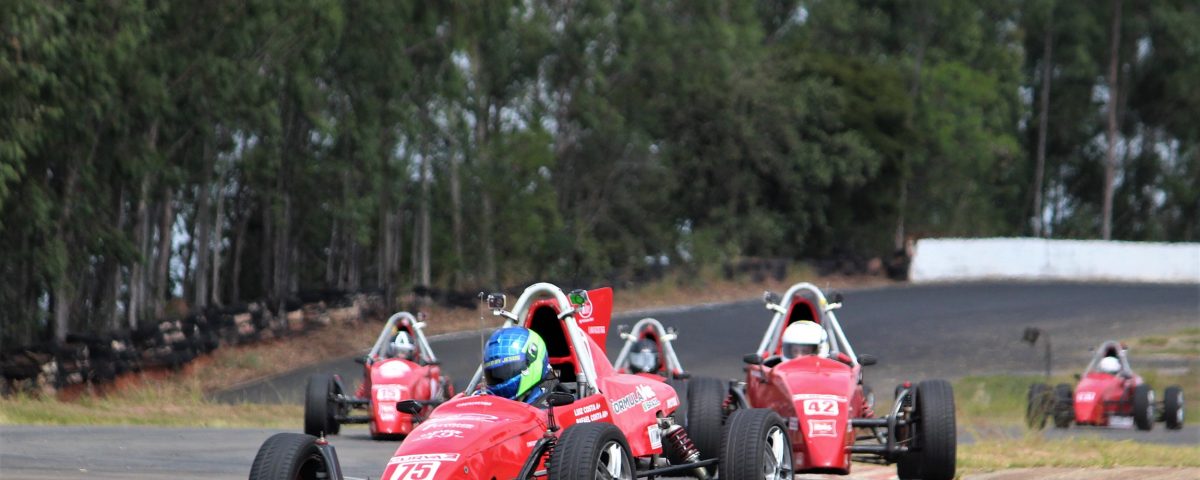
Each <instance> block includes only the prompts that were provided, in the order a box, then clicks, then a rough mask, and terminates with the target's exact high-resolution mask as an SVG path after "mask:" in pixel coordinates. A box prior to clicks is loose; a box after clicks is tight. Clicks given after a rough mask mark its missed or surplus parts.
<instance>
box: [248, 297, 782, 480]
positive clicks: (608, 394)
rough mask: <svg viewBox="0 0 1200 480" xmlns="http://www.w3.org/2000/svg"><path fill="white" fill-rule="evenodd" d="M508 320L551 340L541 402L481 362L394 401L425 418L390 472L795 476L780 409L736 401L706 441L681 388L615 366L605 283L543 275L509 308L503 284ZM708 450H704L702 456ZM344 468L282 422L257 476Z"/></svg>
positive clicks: (270, 478)
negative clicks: (719, 431) (700, 441)
mask: <svg viewBox="0 0 1200 480" xmlns="http://www.w3.org/2000/svg"><path fill="white" fill-rule="evenodd" d="M488 304H489V307H491V308H492V312H493V314H494V315H497V316H501V317H503V318H505V319H506V320H505V323H504V325H505V327H509V326H513V325H521V326H524V327H526V328H528V329H530V330H532V331H533V332H536V333H537V334H538V335H539V336H540V337H541V338H542V339H543V340H544V341H545V345H546V347H545V348H546V353H547V356H548V358H549V364H550V367H551V369H552V370H553V372H554V378H555V379H556V380H557V381H558V383H559V387H561V388H556V389H555V390H553V391H551V392H549V393H547V397H546V398H547V402H546V403H547V406H546V407H545V408H539V407H537V406H534V405H530V404H527V403H524V402H519V401H513V400H509V399H507V398H505V397H500V396H495V395H488V394H486V393H485V390H484V389H483V385H484V382H483V381H482V379H483V369H482V365H481V366H480V369H478V370H477V371H476V373H475V376H474V378H472V380H471V382H470V383H469V384H468V386H467V388H466V390H465V391H464V392H463V393H462V394H459V395H458V396H456V397H454V398H453V399H451V400H449V401H447V402H446V403H443V404H442V405H440V406H439V407H437V408H436V409H435V410H434V411H433V412H432V413H431V414H428V415H422V414H421V409H422V407H423V405H422V404H421V402H418V401H412V400H409V401H403V402H400V403H399V404H398V405H397V407H396V408H398V409H399V410H401V411H405V412H407V413H409V414H413V415H417V416H418V417H419V420H418V421H419V424H418V425H417V427H416V428H415V429H413V431H412V432H411V434H409V436H408V437H407V438H406V439H405V441H404V442H403V443H402V444H401V445H400V447H399V448H397V449H396V452H395V454H394V455H393V456H392V457H391V459H390V460H389V461H388V462H387V465H386V467H385V469H384V473H383V477H382V478H384V479H388V480H436V479H462V478H477V479H503V480H511V479H514V478H515V479H519V480H531V479H542V478H550V479H553V480H584V479H587V480H594V479H623V480H633V479H634V478H641V477H651V478H653V477H655V476H663V475H668V474H672V475H678V474H685V475H686V474H691V475H695V476H697V477H699V478H708V475H709V470H707V469H708V468H709V467H712V466H714V465H717V464H719V468H720V472H721V477H722V478H730V479H742V478H753V477H755V476H757V477H759V478H761V477H762V476H763V472H764V471H769V472H770V474H771V476H769V477H768V478H776V479H784V478H787V479H790V478H791V472H790V471H787V470H781V469H779V468H778V466H777V465H772V464H770V463H768V462H769V460H770V459H771V458H774V455H773V453H772V452H774V451H778V450H779V449H780V448H781V445H782V444H781V443H780V442H781V441H782V440H783V439H784V438H785V437H786V435H785V434H784V433H783V432H784V431H785V428H786V426H785V424H784V423H783V421H782V420H781V419H780V418H779V416H778V415H775V414H774V413H773V412H770V411H767V410H762V409H752V410H746V411H742V412H739V414H740V415H738V416H735V417H734V418H731V419H730V420H729V421H728V422H727V425H726V432H725V438H726V439H727V440H728V442H726V444H725V445H726V448H724V449H722V451H720V452H719V453H718V452H701V451H698V450H697V449H696V447H695V446H694V445H693V444H692V442H691V441H690V440H689V436H688V431H687V429H685V428H684V427H683V426H681V425H679V424H677V423H675V422H674V420H673V418H674V415H675V412H676V409H677V408H678V406H679V398H678V397H677V396H676V394H675V391H674V390H673V389H672V388H670V387H669V386H667V385H666V384H664V383H663V382H661V381H658V380H654V379H650V378H646V377H643V376H638V375H627V374H621V373H618V372H617V371H616V370H615V369H614V368H613V366H612V364H611V363H609V361H608V359H607V358H605V356H604V348H603V345H604V340H605V339H606V337H607V334H608V326H609V322H610V319H611V318H610V317H611V312H612V290H611V289H608V288H604V289H599V290H592V291H588V292H584V291H582V290H577V291H573V292H571V293H570V296H569V297H568V295H567V294H566V293H564V292H563V291H562V290H560V289H559V288H558V287H556V286H554V285H551V284H547V283H539V284H536V285H533V286H531V287H529V288H527V289H526V290H525V292H524V293H523V294H522V295H521V297H520V298H519V299H518V300H517V303H516V307H515V308H514V310H513V311H507V310H505V309H504V307H505V301H504V297H503V295H499V294H493V295H490V296H489V297H488ZM702 455H703V457H702ZM316 478H324V479H330V480H341V479H342V478H343V477H342V474H341V469H340V465H339V463H338V459H337V455H336V453H335V451H334V449H333V446H332V445H329V444H328V442H326V441H325V440H324V439H323V438H320V439H318V438H317V437H313V436H309V435H300V434H290V433H281V434H276V435H274V436H272V437H270V438H268V439H267V441H266V442H264V443H263V445H262V446H261V447H260V448H259V451H258V454H257V456H256V457H255V459H254V464H253V466H252V467H251V471H250V479H251V480H284V479H287V480H295V479H302V480H308V479H316Z"/></svg>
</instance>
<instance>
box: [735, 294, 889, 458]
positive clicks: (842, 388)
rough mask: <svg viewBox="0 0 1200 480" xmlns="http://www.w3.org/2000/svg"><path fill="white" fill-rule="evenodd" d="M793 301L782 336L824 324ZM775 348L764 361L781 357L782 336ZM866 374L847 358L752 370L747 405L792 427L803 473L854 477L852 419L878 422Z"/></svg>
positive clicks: (799, 300) (809, 307)
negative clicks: (802, 325)
mask: <svg viewBox="0 0 1200 480" xmlns="http://www.w3.org/2000/svg"><path fill="white" fill-rule="evenodd" d="M793 299H794V300H793V302H792V305H791V306H790V307H789V310H788V315H787V316H786V318H787V319H788V321H787V322H784V323H782V324H781V326H780V328H781V331H782V329H786V328H787V325H789V324H791V323H792V322H796V321H801V320H810V321H814V322H817V323H821V319H822V318H821V316H820V315H817V312H818V311H819V310H818V309H817V308H816V307H815V306H814V305H813V304H812V303H811V302H810V301H809V300H808V299H806V298H803V297H801V296H799V295H796V296H794V297H793ZM773 348H774V349H773V351H768V352H767V353H768V354H767V355H764V358H772V357H778V356H779V355H780V353H781V352H782V335H780V341H779V342H775V345H774V347H773ZM839 358H840V359H841V360H839ZM861 369H862V367H861V366H859V365H853V364H852V362H850V360H849V357H848V356H847V355H846V354H844V353H837V354H835V355H834V358H824V357H819V356H805V357H799V358H795V359H792V360H785V361H783V362H781V363H779V364H777V365H776V366H774V367H770V366H767V365H748V366H747V367H746V376H747V378H746V397H747V401H748V402H749V403H750V406H751V407H754V408H769V409H771V410H774V411H775V412H776V413H778V414H779V416H781V417H783V418H784V419H785V420H786V421H787V423H788V430H789V435H790V437H791V440H792V454H793V456H792V458H793V464H794V467H795V470H796V472H797V473H800V472H805V471H808V472H823V473H835V474H847V473H850V465H851V464H850V450H849V449H848V448H847V447H849V446H850V445H852V444H854V441H855V434H854V429H853V428H851V425H850V419H851V418H869V417H873V416H874V413H873V412H872V411H871V409H870V407H869V406H868V405H867V402H866V398H865V396H864V395H863V386H862V384H861V383H860V382H859V380H860V379H861V378H862V376H861Z"/></svg>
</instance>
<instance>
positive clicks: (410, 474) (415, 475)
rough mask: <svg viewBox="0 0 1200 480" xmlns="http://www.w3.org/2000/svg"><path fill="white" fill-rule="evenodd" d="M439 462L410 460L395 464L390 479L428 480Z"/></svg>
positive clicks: (435, 471) (435, 470)
mask: <svg viewBox="0 0 1200 480" xmlns="http://www.w3.org/2000/svg"><path fill="white" fill-rule="evenodd" d="M440 466H442V464H441V463H439V462H410V463H399V464H396V470H394V471H392V477H391V480H428V479H431V478H433V476H434V475H435V474H437V471H438V467H440Z"/></svg>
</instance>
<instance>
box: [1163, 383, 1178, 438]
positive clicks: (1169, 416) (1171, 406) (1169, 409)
mask: <svg viewBox="0 0 1200 480" xmlns="http://www.w3.org/2000/svg"><path fill="white" fill-rule="evenodd" d="M1163 396H1164V397H1165V398H1163V421H1165V422H1167V429H1168V430H1179V429H1181V428H1183V389H1182V388H1179V385H1171V386H1169V387H1167V390H1166V391H1165V392H1163Z"/></svg>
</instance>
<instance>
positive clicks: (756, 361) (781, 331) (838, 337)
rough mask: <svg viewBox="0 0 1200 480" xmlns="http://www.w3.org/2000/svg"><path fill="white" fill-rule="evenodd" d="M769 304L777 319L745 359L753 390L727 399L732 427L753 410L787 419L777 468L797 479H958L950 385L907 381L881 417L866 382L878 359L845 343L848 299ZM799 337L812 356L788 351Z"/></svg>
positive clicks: (807, 292) (814, 295) (735, 387)
mask: <svg viewBox="0 0 1200 480" xmlns="http://www.w3.org/2000/svg"><path fill="white" fill-rule="evenodd" d="M764 301H765V303H766V307H767V309H768V310H770V311H771V312H773V317H772V319H771V323H770V325H769V326H768V327H767V331H766V332H765V334H764V335H763V338H762V341H761V343H760V344H759V347H758V350H757V351H756V352H755V353H752V354H747V355H746V356H745V357H744V358H743V361H744V362H745V363H746V367H745V371H746V380H745V381H744V382H736V383H734V384H732V386H731V388H730V390H729V392H730V395H731V399H730V401H728V402H727V403H728V404H729V407H730V408H732V409H734V410H733V412H732V413H731V415H730V417H729V418H731V419H732V418H736V416H737V415H738V409H741V408H752V407H757V408H768V409H770V410H772V411H774V412H776V413H777V414H778V415H779V416H780V417H782V418H784V419H785V420H786V422H787V433H788V435H787V437H786V439H787V447H788V448H786V454H782V455H780V456H779V457H778V458H777V461H778V462H780V463H781V464H786V465H787V468H789V469H790V470H792V471H794V472H796V473H823V474H834V475H847V474H849V473H850V471H851V466H852V465H851V462H852V460H853V461H861V462H869V463H879V464H891V463H895V464H896V471H897V474H898V476H899V478H901V479H916V478H921V479H933V480H940V479H951V478H954V476H955V468H956V465H955V453H956V446H957V439H956V433H955V416H954V394H953V390H952V389H951V386H950V384H949V383H948V382H946V381H945V380H925V381H922V382H920V383H916V384H913V383H912V382H907V381H906V382H904V383H902V384H900V385H899V386H897V387H896V401H895V403H894V404H893V405H892V406H891V407H890V408H889V409H888V411H887V412H886V413H885V414H884V415H883V416H877V415H876V414H875V412H874V395H873V394H872V393H871V391H870V388H869V387H868V386H867V385H866V384H864V382H863V375H862V368H863V367H864V366H868V365H873V364H875V363H876V359H875V357H873V356H871V355H867V354H856V353H855V351H854V348H853V347H852V346H851V345H850V342H849V341H848V340H847V339H846V335H845V334H844V333H843V331H842V327H841V324H840V323H839V322H838V318H837V315H836V314H835V313H834V311H835V310H836V309H838V308H839V307H841V304H842V298H841V295H840V294H834V295H833V296H832V300H830V299H827V298H826V296H825V294H824V293H823V292H822V291H821V290H820V289H818V288H817V287H815V286H813V285H812V284H809V283H799V284H796V285H793V286H792V287H791V288H789V289H788V290H787V292H786V293H785V294H784V295H783V297H779V296H778V295H776V294H773V293H770V292H767V293H766V294H765V295H764ZM794 325H795V326H796V327H794V329H789V327H793V326H794ZM793 330H794V331H799V332H805V333H807V334H810V335H809V338H812V340H811V341H810V344H809V345H807V346H806V347H807V348H809V349H808V350H803V352H804V353H794V352H796V351H797V350H788V351H785V349H784V348H785V340H786V339H787V335H788V333H787V332H790V331H793ZM789 341H790V340H789ZM786 345H787V346H788V347H789V348H791V347H793V346H794V344H790V343H788V344H786ZM789 352H793V353H789Z"/></svg>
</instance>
